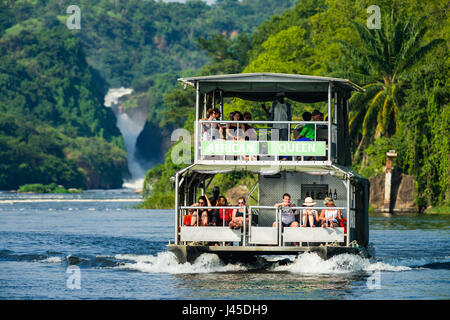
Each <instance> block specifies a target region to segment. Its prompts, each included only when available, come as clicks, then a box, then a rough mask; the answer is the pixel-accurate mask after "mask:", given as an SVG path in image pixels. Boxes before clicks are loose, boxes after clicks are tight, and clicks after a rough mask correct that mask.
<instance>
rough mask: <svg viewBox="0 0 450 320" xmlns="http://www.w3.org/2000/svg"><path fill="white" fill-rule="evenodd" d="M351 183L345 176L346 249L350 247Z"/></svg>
mask: <svg viewBox="0 0 450 320" xmlns="http://www.w3.org/2000/svg"><path fill="white" fill-rule="evenodd" d="M350 186H351V181H350V178H349V177H348V176H347V234H346V236H347V244H346V245H347V247H348V246H349V245H350V218H351V214H350V210H351V206H350V203H351V201H350V196H351V188H350Z"/></svg>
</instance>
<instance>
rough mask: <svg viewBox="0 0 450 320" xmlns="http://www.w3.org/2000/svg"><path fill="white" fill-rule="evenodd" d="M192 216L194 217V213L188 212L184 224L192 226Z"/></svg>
mask: <svg viewBox="0 0 450 320" xmlns="http://www.w3.org/2000/svg"><path fill="white" fill-rule="evenodd" d="M191 218H192V214H186V215H185V216H184V218H183V224H184V225H185V226H190V225H191Z"/></svg>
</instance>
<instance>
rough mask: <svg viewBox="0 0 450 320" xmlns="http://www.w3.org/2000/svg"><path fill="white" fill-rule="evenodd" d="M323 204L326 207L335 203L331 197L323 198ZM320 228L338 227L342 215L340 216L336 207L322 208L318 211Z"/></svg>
mask: <svg viewBox="0 0 450 320" xmlns="http://www.w3.org/2000/svg"><path fill="white" fill-rule="evenodd" d="M323 204H324V205H325V206H326V207H336V205H335V204H334V201H333V199H332V198H329V197H327V198H325V200H324V201H323ZM319 219H320V222H321V225H322V228H326V227H330V228H334V227H338V226H339V224H340V222H341V220H342V216H341V211H340V210H338V209H323V210H322V211H321V212H320V216H319Z"/></svg>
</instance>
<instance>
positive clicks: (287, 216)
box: [272, 193, 298, 227]
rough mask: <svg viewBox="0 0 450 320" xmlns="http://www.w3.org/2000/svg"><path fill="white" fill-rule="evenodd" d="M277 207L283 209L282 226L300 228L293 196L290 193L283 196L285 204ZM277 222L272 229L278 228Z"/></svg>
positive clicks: (279, 204) (276, 205) (282, 203)
mask: <svg viewBox="0 0 450 320" xmlns="http://www.w3.org/2000/svg"><path fill="white" fill-rule="evenodd" d="M275 207H277V208H278V207H281V225H282V226H283V227H298V222H297V221H296V220H295V209H291V207H295V204H294V203H292V202H291V195H290V194H289V193H285V194H283V202H281V203H276V204H275ZM276 226H277V224H276V221H274V223H273V224H272V227H276Z"/></svg>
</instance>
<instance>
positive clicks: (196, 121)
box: [194, 82, 200, 162]
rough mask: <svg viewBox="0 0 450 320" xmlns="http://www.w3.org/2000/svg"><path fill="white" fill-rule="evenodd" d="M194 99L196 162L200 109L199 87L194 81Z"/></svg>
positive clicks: (195, 158) (195, 159) (195, 157)
mask: <svg viewBox="0 0 450 320" xmlns="http://www.w3.org/2000/svg"><path fill="white" fill-rule="evenodd" d="M195 89H196V92H197V95H196V99H195V121H194V135H195V136H194V162H197V160H198V159H197V153H198V134H199V132H198V119H199V110H200V89H199V83H198V82H197V83H196V88H195Z"/></svg>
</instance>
